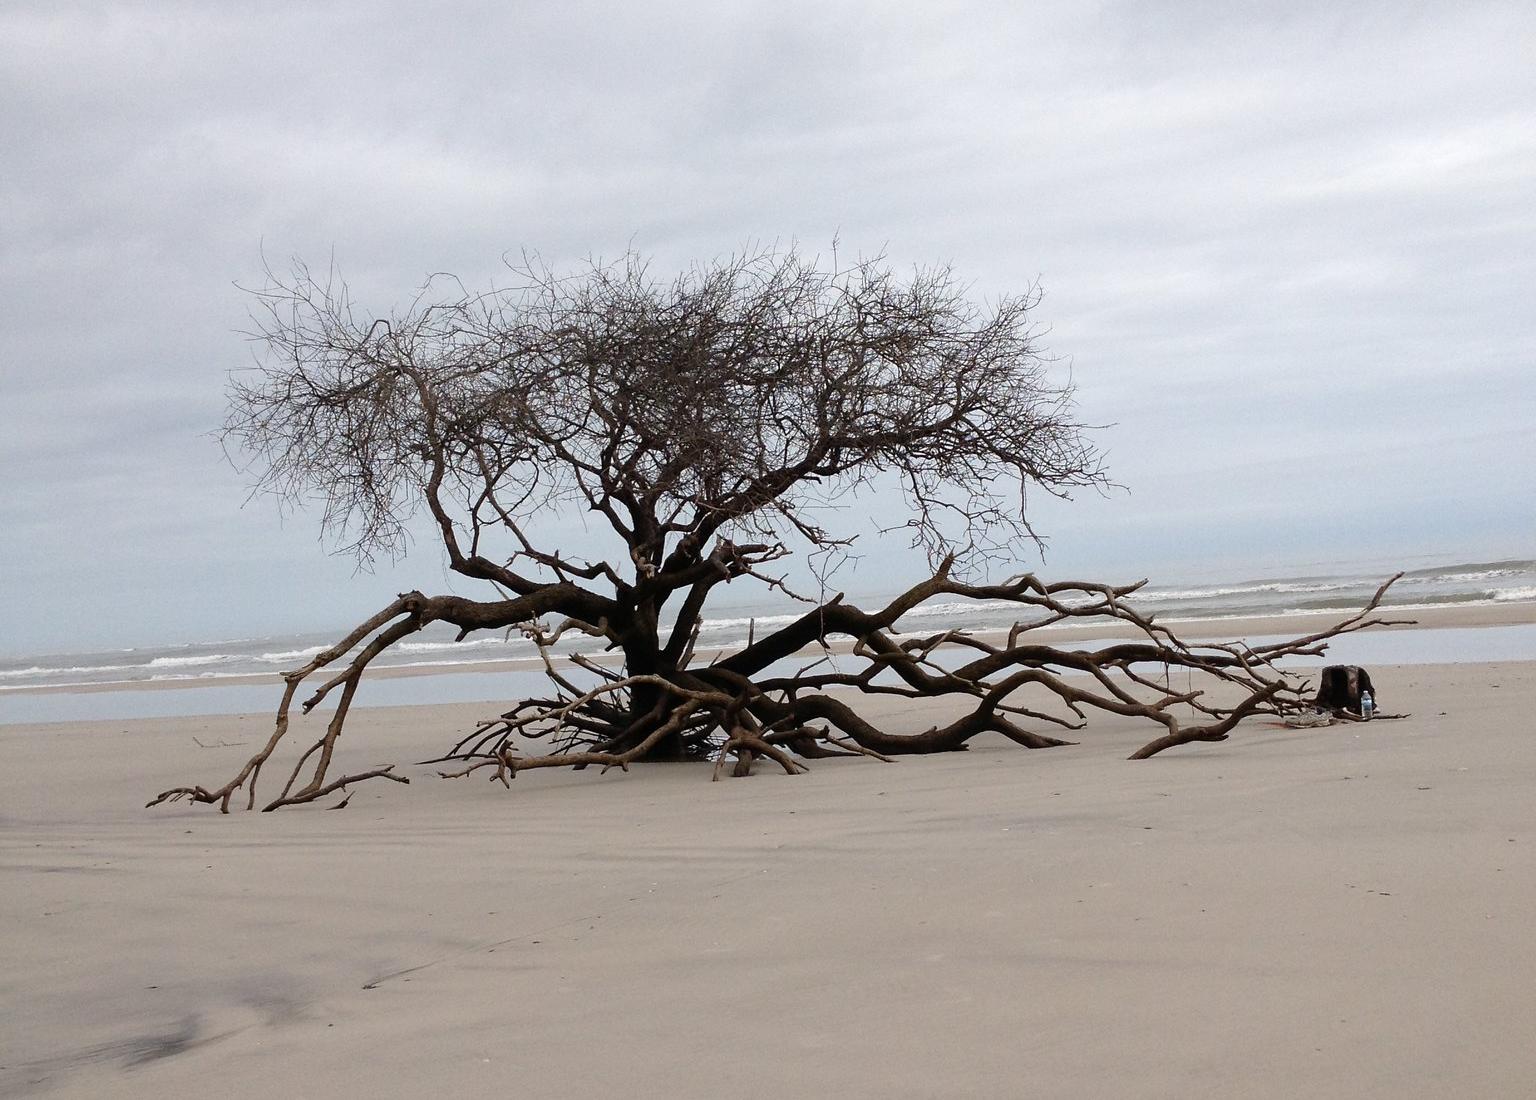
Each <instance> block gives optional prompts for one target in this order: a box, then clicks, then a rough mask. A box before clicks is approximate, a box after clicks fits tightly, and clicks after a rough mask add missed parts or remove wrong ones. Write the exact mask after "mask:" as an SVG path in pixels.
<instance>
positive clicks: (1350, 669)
mask: <svg viewBox="0 0 1536 1100" xmlns="http://www.w3.org/2000/svg"><path fill="white" fill-rule="evenodd" d="M1367 691H1368V692H1370V693H1371V701H1372V703H1374V704H1375V707H1376V709H1380V707H1381V699H1380V697H1379V696H1378V695H1377V694H1376V689H1375V687H1373V686H1372V685H1371V674H1370V673H1369V672H1367V671H1365V669H1363V668H1361V667H1360V666H1359V665H1329V666H1328V667H1327V668H1325V669H1323V678H1322V682H1321V683H1319V684H1318V685H1317V699H1316V700H1315V702H1314V704H1313V705H1314V706H1316V707H1317V708H1318V709H1319V710H1327V711H1332V712H1333V713H1334V714H1336V715H1337V714H1339V713H1341V712H1343V711H1349V712H1350V713H1351V714H1359V713H1360V695H1361V693H1362V692H1367Z"/></svg>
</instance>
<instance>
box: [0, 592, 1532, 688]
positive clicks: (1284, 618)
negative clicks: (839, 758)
mask: <svg viewBox="0 0 1536 1100" xmlns="http://www.w3.org/2000/svg"><path fill="white" fill-rule="evenodd" d="M1376 614H1377V615H1380V616H1384V617H1388V618H1391V617H1393V616H1395V615H1397V614H1401V615H1402V616H1404V617H1406V618H1412V619H1413V620H1415V621H1414V622H1413V623H1412V624H1410V625H1403V626H1394V627H1378V628H1376V631H1385V630H1394V631H1401V630H1416V629H1444V628H1477V629H1481V628H1497V627H1501V626H1524V625H1530V624H1536V602H1527V601H1520V602H1510V603H1502V604H1501V603H1493V604H1477V605H1470V606H1467V605H1458V606H1447V607H1429V608H1418V609H1412V610H1404V611H1402V612H1395V611H1394V610H1393V609H1392V608H1381V609H1378V610H1377V612H1376ZM1344 617H1345V616H1341V615H1340V614H1339V612H1337V611H1335V610H1328V611H1307V612H1290V613H1287V614H1284V615H1255V616H1243V617H1234V618H1216V619H1211V618H1204V619H1201V618H1191V619H1159V620H1157V622H1158V623H1159V624H1160V625H1165V626H1169V627H1171V628H1173V630H1174V632H1175V633H1177V634H1179V635H1180V636H1181V637H1182V638H1184V639H1185V640H1186V641H1215V640H1221V641H1226V640H1235V639H1240V638H1245V637H1252V636H1258V635H1280V634H1284V635H1288V636H1298V637H1299V636H1305V635H1307V634H1311V633H1315V632H1316V631H1319V630H1324V629H1327V628H1328V627H1329V626H1332V625H1333V624H1334V623H1337V622H1339V621H1340V620H1341V619H1342V618H1344ZM1376 631H1373V632H1376ZM924 633H925V634H928V635H931V634H932V633H934V632H931V631H930V632H924ZM967 633H968V634H969V635H970V636H971V637H975V638H979V639H983V640H988V641H992V640H997V639H1001V638H1005V637H1007V634H1008V631H1007V630H1006V629H991V630H973V631H968V632H967ZM902 636H903V637H905V636H915V635H902ZM1141 636H1142V635H1141V634H1140V633H1139V632H1138V631H1136V630H1135V629H1133V628H1131V627H1129V626H1127V625H1126V624H1123V623H1120V622H1117V621H1112V620H1111V621H1103V620H1098V621H1095V622H1094V623H1092V624H1082V625H1078V624H1070V623H1063V624H1057V625H1055V626H1051V627H1047V628H1044V629H1042V630H1040V631H1038V632H1036V638H1037V639H1045V640H1047V641H1048V642H1049V643H1055V642H1079V641H1087V640H1096V639H1100V638H1102V639H1104V640H1106V641H1114V640H1122V639H1126V638H1137V637H1141ZM832 648H833V652H836V653H846V652H848V651H849V650H850V649H851V648H852V647H851V643H848V642H847V641H846V640H843V641H839V642H838V643H837V644H835V645H834V646H833V647H832ZM721 652H722V653H723V652H725V651H723V650H722V651H721ZM816 652H819V650H816V649H814V648H807V649H805V650H802V651H801V653H800V654H799V655H806V654H812V653H816ZM587 657H588V659H589V660H593V661H596V662H598V663H600V664H604V665H608V666H614V665H617V664H618V658H617V657H616V656H614V655H611V654H603V653H597V654H589V655H587ZM554 662H555V664H556V665H557V666H559V667H571V664H572V662H571V661H570V660H569V658H567V657H563V656H556V657H555V658H554ZM543 667H544V663H543V661H542V660H541V659H540V658H539V657H537V656H529V657H515V658H506V659H497V660H482V661H444V662H439V663H431V664H428V663H421V664H408V665H394V666H391V665H375V666H373V667H371V668H369V670H368V673H367V676H368V679H370V680H375V679H389V680H395V679H406V678H411V677H429V676H445V675H463V674H486V675H490V674H496V673H507V672H526V671H538V670H540V669H542V668H543ZM283 682H284V681H283V673H282V671H274V672H271V673H236V674H231V675H225V676H219V675H212V676H201V677H197V676H188V677H182V678H175V679H164V680H113V681H102V682H94V683H71V684H37V685H21V686H8V687H6V688H4V689H3V690H0V699H4V698H6V697H7V696H35V695H94V694H100V693H105V692H140V691H196V690H198V689H206V688H220V687H241V686H253V685H255V686H268V687H277V688H280V687H281V685H282V684H283Z"/></svg>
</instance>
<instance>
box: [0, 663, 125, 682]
mask: <svg viewBox="0 0 1536 1100" xmlns="http://www.w3.org/2000/svg"><path fill="white" fill-rule="evenodd" d="M141 667H143V666H141V665H63V666H59V667H51V666H48V665H33V666H32V667H31V668H12V669H6V670H5V671H4V672H0V679H7V680H21V679H28V678H31V679H36V678H38V677H40V676H66V675H70V674H76V675H78V674H80V673H85V672H126V671H128V670H129V669H131V668H141Z"/></svg>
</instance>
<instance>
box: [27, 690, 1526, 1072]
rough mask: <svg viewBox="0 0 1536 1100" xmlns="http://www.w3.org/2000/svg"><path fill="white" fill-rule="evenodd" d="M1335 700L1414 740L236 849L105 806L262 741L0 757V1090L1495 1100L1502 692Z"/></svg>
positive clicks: (948, 767) (401, 740)
mask: <svg viewBox="0 0 1536 1100" xmlns="http://www.w3.org/2000/svg"><path fill="white" fill-rule="evenodd" d="M1372 671H1373V676H1374V677H1375V679H1376V682H1377V684H1378V686H1379V689H1380V693H1381V695H1382V697H1383V700H1384V701H1385V702H1386V704H1387V706H1388V707H1389V708H1391V709H1393V710H1406V711H1412V712H1413V716H1412V717H1411V718H1409V719H1406V720H1402V721H1393V722H1376V723H1371V724H1368V725H1351V726H1345V727H1332V728H1327V729H1320V730H1300V731H1297V730H1284V729H1282V728H1278V727H1277V725H1275V724H1273V723H1266V722H1262V721H1260V722H1250V723H1247V724H1245V725H1244V726H1243V727H1240V729H1239V731H1238V732H1237V734H1236V735H1235V736H1234V739H1233V740H1232V741H1230V742H1228V743H1226V744H1220V745H1195V746H1186V747H1184V748H1181V749H1178V750H1175V751H1172V752H1169V753H1166V754H1164V755H1163V756H1160V757H1158V758H1156V759H1154V760H1151V761H1146V762H1139V763H1132V762H1129V761H1126V760H1125V759H1124V757H1125V756H1126V754H1127V753H1129V752H1130V751H1131V750H1132V749H1133V748H1134V747H1136V746H1137V745H1139V744H1141V743H1142V742H1143V741H1145V740H1146V739H1147V734H1148V731H1147V730H1146V728H1144V727H1143V726H1140V725H1138V724H1135V723H1130V722H1126V721H1123V720H1120V719H1115V718H1108V717H1096V718H1095V720H1094V721H1093V723H1092V725H1091V726H1090V728H1089V729H1087V730H1085V731H1083V733H1082V734H1081V735H1080V736H1081V739H1082V744H1081V745H1078V746H1075V747H1068V748H1058V749H1050V750H1041V751H1034V752H1031V751H1027V750H1023V749H1020V748H1017V747H1015V746H1012V745H1009V744H1006V743H1003V742H1000V741H988V740H978V741H977V742H976V743H975V744H974V746H973V748H972V750H971V751H969V752H965V753H953V754H947V755H943V756H936V757H928V758H908V759H903V760H901V761H900V762H898V763H895V764H880V763H877V762H874V761H864V760H828V761H818V762H815V763H814V767H813V770H812V771H811V772H810V773H809V774H807V775H802V776H796V777H788V776H784V775H782V774H778V773H775V772H773V771H770V770H768V769H760V771H759V774H757V775H755V776H753V777H751V778H748V779H737V780H724V781H721V782H719V783H711V782H710V781H709V775H708V769H707V768H706V767H703V766H692V765H651V766H642V767H637V768H636V769H635V770H634V771H633V772H632V773H630V774H628V775H625V774H622V773H617V772H615V773H610V774H608V775H606V776H599V775H597V774H594V773H591V772H588V773H582V774H571V773H564V772H557V771H544V772H537V773H530V774H527V775H524V776H521V777H519V778H518V779H517V780H516V781H515V782H514V784H513V789H512V790H511V791H507V790H503V789H502V788H500V787H499V786H495V785H492V784H490V783H486V782H483V781H480V780H458V781H443V780H438V779H436V778H432V777H431V776H430V770H429V769H424V768H417V769H413V771H412V774H413V775H414V776H416V780H415V781H414V782H413V783H412V785H411V786H410V787H402V786H399V785H396V784H382V783H373V784H367V785H364V786H362V787H361V788H359V789H358V791H357V793H356V795H355V797H354V798H353V800H352V802H351V805H350V806H349V807H348V808H346V809H345V810H343V811H341V812H328V811H325V810H321V809H318V808H302V809H297V810H288V811H284V812H281V813H277V814H268V815H263V814H231V815H229V816H220V815H218V814H217V813H214V812H211V811H210V810H209V809H207V808H205V807H187V806H184V805H175V806H162V807H159V808H157V809H156V810H153V811H147V810H145V809H143V803H144V802H145V801H146V800H147V798H148V797H150V796H151V795H153V794H154V793H155V792H157V791H158V790H160V789H162V788H164V787H166V786H169V785H173V784H176V783H181V782H185V781H196V782H203V783H207V782H210V781H222V780H223V779H224V778H225V777H226V776H227V775H228V774H229V773H230V772H232V771H233V770H234V769H235V768H236V767H237V766H238V763H239V762H240V761H241V760H243V759H244V757H245V756H246V755H247V754H248V753H249V752H250V751H252V742H253V741H255V740H256V739H257V738H258V737H262V736H264V735H265V734H266V732H267V729H268V722H269V718H268V716H266V715H251V716H245V717H217V718H173V719H155V720H136V721H116V722H94V723H76V724H56V725H43V726H24V725H14V726H3V727H0V776H3V777H4V778H3V780H0V782H3V784H4V786H3V791H4V795H3V799H0V826H3V827H0V845H3V848H4V855H3V869H0V921H3V926H4V928H5V935H4V938H3V941H0V953H3V954H0V1002H3V1005H4V1012H3V1013H0V1096H5V1097H19V1096H34V1095H37V1096H50V1097H72V1096H81V1097H85V1096H92V1097H94V1096H126V1097H133V1096H163V1095H167V1094H176V1093H183V1094H185V1093H189V1092H197V1093H204V1092H208V1091H210V1090H211V1091H214V1092H216V1093H217V1094H219V1095H226V1096H240V1097H244V1096H251V1097H255V1096H289V1097H322V1096H323V1097H336V1096H400V1097H413V1096H422V1095H429V1094H434V1093H438V1094H445V1095H447V1094H459V1095H471V1096H473V1095H489V1094H491V1093H492V1092H493V1091H494V1092H505V1091H513V1092H516V1093H517V1094H519V1095H525V1096H537V1097H564V1096H570V1097H580V1096H608V1095H619V1094H623V1095H630V1096H676V1097H716V1096H722V1095H739V1096H761V1097H782V1096H806V1097H813V1096H831V1095H842V1096H854V1097H937V1096H1040V1097H1106V1096H1135V1097H1165V1096H1166V1097H1176V1096H1177V1097H1184V1096H1222V1097H1233V1096H1243V1097H1295V1096H1330V1097H1331V1096H1337V1097H1383V1098H1386V1097H1391V1098H1394V1100H1400V1098H1404V1097H1442V1096H1446V1095H1462V1096H1477V1097H1526V1096H1530V1095H1531V1089H1532V1082H1533V1081H1536V1053H1533V1047H1532V1044H1531V1042H1530V1038H1531V1036H1532V1035H1533V1034H1536V1000H1533V998H1532V996H1531V990H1532V989H1533V988H1536V936H1533V934H1532V931H1531V914H1532V912H1536V859H1533V858H1532V855H1531V848H1532V846H1533V845H1536V803H1533V801H1532V799H1531V791H1532V790H1533V789H1536V738H1533V736H1532V727H1531V719H1530V715H1531V713H1532V711H1533V710H1536V663H1531V662H1518V663H1508V664H1484V665H1477V664H1461V665H1440V666H1428V665H1416V666H1403V667H1399V668H1381V669H1373V670H1372ZM484 710H485V707H484V705H483V704H455V705H445V706H437V707H400V708H391V709H376V710H361V711H358V712H356V716H355V718H354V722H353V724H352V725H351V726H349V728H348V733H347V736H346V738H345V739H344V741H343V745H344V747H345V759H344V764H345V765H348V766H350V765H352V764H357V765H367V764H374V763H383V762H387V761H393V760H400V761H407V760H411V759H419V758H420V757H422V756H424V755H428V754H429V753H430V752H431V750H433V749H436V748H439V747H441V746H442V745H443V744H444V743H445V742H446V741H447V740H448V735H450V734H451V733H452V732H453V731H454V730H456V729H461V728H463V727H464V726H466V725H467V724H469V723H470V722H472V721H473V719H474V718H476V717H478V716H480V715H481V714H482V713H483V712H484ZM880 713H882V715H883V717H884V719H885V720H886V721H887V722H888V723H889V724H890V725H892V726H893V727H895V728H912V729H917V728H921V727H922V726H923V725H925V724H926V722H927V721H928V720H929V718H930V715H929V714H928V712H927V711H925V710H923V709H922V708H912V707H911V706H910V705H908V704H906V703H894V702H888V703H885V704H883V711H881V712H880ZM201 746H208V747H201ZM349 770H351V769H350V767H349Z"/></svg>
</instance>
